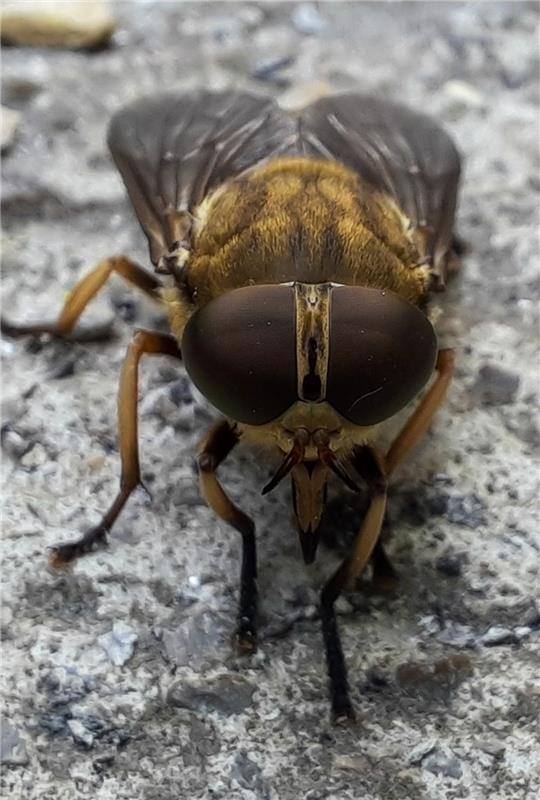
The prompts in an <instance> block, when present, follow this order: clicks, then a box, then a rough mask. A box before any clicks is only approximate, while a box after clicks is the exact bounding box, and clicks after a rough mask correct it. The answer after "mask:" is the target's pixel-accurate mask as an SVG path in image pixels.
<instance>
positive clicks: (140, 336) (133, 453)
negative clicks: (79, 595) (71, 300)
mask: <svg viewBox="0 0 540 800" xmlns="http://www.w3.org/2000/svg"><path fill="white" fill-rule="evenodd" d="M143 355H167V356H173V357H174V358H178V359H181V358H182V354H181V352H180V349H179V347H178V344H177V343H176V340H175V339H174V338H173V337H172V336H168V335H166V334H162V333H155V332H154V331H137V332H136V333H135V334H134V336H133V339H132V341H131V344H130V345H129V348H128V351H127V355H126V358H125V361H124V365H123V367H122V373H121V375H120V390H119V394H118V425H119V448H120V457H121V460H122V472H121V477H120V490H119V492H118V494H117V496H116V498H115V500H114V502H113V504H112V505H111V507H110V508H109V510H108V511H107V513H106V514H105V515H104V516H103V519H102V520H101V522H100V523H99V524H98V525H96V526H95V527H94V528H91V529H90V530H89V531H87V532H86V533H85V534H84V535H83V536H82V537H81V538H80V539H78V540H77V541H75V542H71V543H69V544H63V545H59V546H58V547H55V548H54V550H53V553H52V557H51V563H52V564H53V566H55V567H63V566H65V565H66V564H68V563H69V562H70V561H73V560H74V559H75V558H77V557H78V556H81V555H84V554H85V553H88V552H90V551H91V550H92V549H93V548H94V546H95V545H98V544H105V542H106V534H107V532H108V531H109V530H110V528H111V526H112V525H113V523H114V521H115V520H116V518H117V517H118V515H119V513H120V512H121V510H122V509H123V507H124V505H125V503H126V501H127V499H128V498H129V496H130V495H131V493H132V492H133V490H134V489H135V488H136V487H137V486H138V485H139V484H140V483H141V471H140V465H139V434H138V419H137V417H138V414H137V405H138V383H139V361H140V359H141V356H143Z"/></svg>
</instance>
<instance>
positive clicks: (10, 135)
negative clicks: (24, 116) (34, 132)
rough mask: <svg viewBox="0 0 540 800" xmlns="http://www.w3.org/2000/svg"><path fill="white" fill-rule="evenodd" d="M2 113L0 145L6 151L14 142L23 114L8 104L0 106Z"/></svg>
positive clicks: (0, 119) (0, 117)
mask: <svg viewBox="0 0 540 800" xmlns="http://www.w3.org/2000/svg"><path fill="white" fill-rule="evenodd" d="M0 114H1V116H0V147H1V149H2V153H4V152H5V151H6V150H8V149H9V148H10V147H11V145H12V144H13V141H14V139H15V134H16V132H17V127H18V125H19V119H20V117H21V115H20V114H19V112H18V111H14V110H13V109H12V108H6V106H0Z"/></svg>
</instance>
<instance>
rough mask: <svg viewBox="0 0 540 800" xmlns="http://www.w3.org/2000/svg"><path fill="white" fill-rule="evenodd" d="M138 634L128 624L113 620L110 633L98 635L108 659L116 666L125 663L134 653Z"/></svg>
mask: <svg viewBox="0 0 540 800" xmlns="http://www.w3.org/2000/svg"><path fill="white" fill-rule="evenodd" d="M137 639H138V636H137V634H136V633H135V631H134V630H133V628H131V627H130V626H129V625H126V624H125V623H124V622H115V623H114V625H113V628H112V631H111V632H110V633H106V634H104V635H103V636H100V637H99V642H100V644H101V646H102V647H103V649H104V650H105V652H106V653H107V655H108V656H109V660H110V661H111V662H112V663H113V664H114V665H115V666H117V667H121V666H122V665H123V664H125V663H126V662H127V661H129V659H130V658H131V656H132V655H133V653H134V650H135V642H136V641H137Z"/></svg>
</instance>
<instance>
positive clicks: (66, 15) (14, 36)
mask: <svg viewBox="0 0 540 800" xmlns="http://www.w3.org/2000/svg"><path fill="white" fill-rule="evenodd" d="M1 21H2V39H3V40H4V41H6V42H9V43H11V44H15V45H28V46H30V47H67V48H74V49H78V48H85V47H98V46H100V45H104V44H106V43H107V42H108V41H109V39H110V37H111V35H112V33H113V31H114V28H115V21H114V17H113V16H112V13H111V10H110V7H109V4H108V3H107V2H105V1H104V0H85V2H84V3H81V2H58V1H57V0H26V2H24V3H21V2H7V3H5V4H4V7H3V8H2V13H1Z"/></svg>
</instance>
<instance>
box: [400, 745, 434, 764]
mask: <svg viewBox="0 0 540 800" xmlns="http://www.w3.org/2000/svg"><path fill="white" fill-rule="evenodd" d="M436 747H437V742H436V741H434V740H433V739H428V740H426V741H425V742H420V744H417V745H416V747H414V748H413V749H412V750H411V752H410V753H409V757H408V759H407V761H408V762H409V764H411V765H412V766H417V765H418V764H421V763H422V761H423V760H424V758H425V757H426V756H427V755H428V754H429V753H432V752H433V750H435V748H436Z"/></svg>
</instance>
